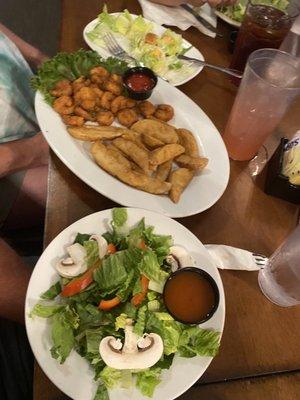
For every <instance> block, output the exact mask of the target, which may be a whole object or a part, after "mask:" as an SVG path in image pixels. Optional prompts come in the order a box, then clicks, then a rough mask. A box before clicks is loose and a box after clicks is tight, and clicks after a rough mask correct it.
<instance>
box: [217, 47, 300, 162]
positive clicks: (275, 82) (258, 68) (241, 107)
mask: <svg viewBox="0 0 300 400" xmlns="http://www.w3.org/2000/svg"><path fill="white" fill-rule="evenodd" d="M299 94H300V59H299V58H296V57H293V56H292V55H291V54H288V53H285V52H282V51H280V50H276V49H261V50H256V51H254V52H253V53H252V54H251V55H250V57H249V59H248V63H247V66H246V69H245V73H244V76H243V79H242V82H241V85H240V88H239V91H238V94H237V97H236V99H235V102H234V104H233V107H232V110H231V113H230V116H229V119H228V122H227V126H226V128H225V133H224V136H223V140H224V142H225V144H226V147H227V151H228V153H229V156H230V158H232V159H234V160H239V161H246V160H251V159H252V158H253V157H254V156H255V155H256V154H257V152H258V150H259V148H260V147H261V145H262V144H263V143H264V141H265V140H266V138H267V137H268V136H269V135H270V134H271V133H272V131H273V130H274V128H275V127H276V126H277V125H278V123H279V122H280V120H281V118H282V116H283V115H284V113H285V111H286V110H287V108H288V106H289V105H290V104H291V102H292V101H293V100H294V98H295V97H296V96H297V95H299Z"/></svg>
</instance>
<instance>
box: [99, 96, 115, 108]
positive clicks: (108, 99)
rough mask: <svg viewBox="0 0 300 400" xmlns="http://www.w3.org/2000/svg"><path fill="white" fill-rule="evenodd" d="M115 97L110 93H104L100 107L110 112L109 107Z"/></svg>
mask: <svg viewBox="0 0 300 400" xmlns="http://www.w3.org/2000/svg"><path fill="white" fill-rule="evenodd" d="M114 98H115V96H114V95H113V94H112V93H111V92H104V93H103V95H102V97H101V99H100V107H102V108H104V109H105V110H110V105H111V102H112V100H113V99H114Z"/></svg>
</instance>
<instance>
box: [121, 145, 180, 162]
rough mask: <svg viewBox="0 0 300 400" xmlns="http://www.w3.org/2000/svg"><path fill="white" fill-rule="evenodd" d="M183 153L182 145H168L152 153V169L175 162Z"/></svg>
mask: <svg viewBox="0 0 300 400" xmlns="http://www.w3.org/2000/svg"><path fill="white" fill-rule="evenodd" d="M115 140H118V139H115ZM182 153H184V147H183V146H181V145H180V144H176V143H173V144H166V145H165V146H162V147H159V148H158V149H155V150H153V151H152V152H151V153H150V164H151V166H152V167H156V166H157V165H160V164H162V163H164V162H166V161H169V160H173V158H175V157H177V156H179V155H180V154H182Z"/></svg>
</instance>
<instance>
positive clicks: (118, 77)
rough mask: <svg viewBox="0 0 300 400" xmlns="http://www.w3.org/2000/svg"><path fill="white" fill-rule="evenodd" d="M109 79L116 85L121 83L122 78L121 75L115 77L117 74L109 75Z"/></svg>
mask: <svg viewBox="0 0 300 400" xmlns="http://www.w3.org/2000/svg"><path fill="white" fill-rule="evenodd" d="M109 79H110V80H111V81H113V82H117V83H122V77H121V75H117V74H111V75H110V77H109Z"/></svg>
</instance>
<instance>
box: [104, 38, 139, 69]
mask: <svg viewBox="0 0 300 400" xmlns="http://www.w3.org/2000/svg"><path fill="white" fill-rule="evenodd" d="M102 38H103V40H104V43H105V45H106V47H107V50H108V51H109V52H110V53H111V54H112V55H113V56H115V57H117V58H121V59H123V60H130V61H133V62H134V63H135V64H137V61H136V59H135V58H133V57H131V56H130V55H129V54H128V53H126V51H125V50H124V49H122V47H121V46H120V45H119V43H118V42H117V41H116V39H115V38H114V36H113V35H112V34H111V33H110V32H105V33H104V34H103V35H102Z"/></svg>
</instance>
